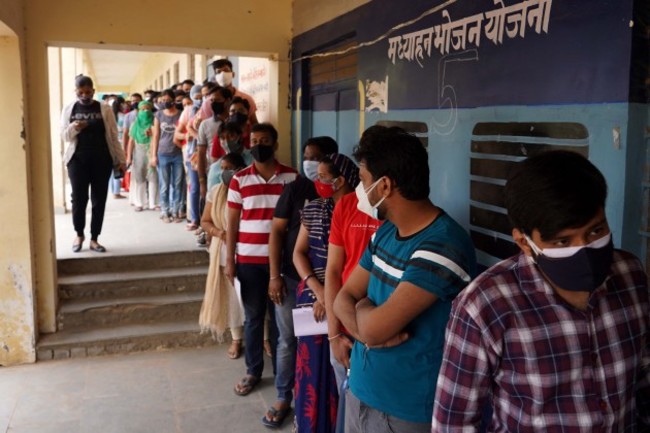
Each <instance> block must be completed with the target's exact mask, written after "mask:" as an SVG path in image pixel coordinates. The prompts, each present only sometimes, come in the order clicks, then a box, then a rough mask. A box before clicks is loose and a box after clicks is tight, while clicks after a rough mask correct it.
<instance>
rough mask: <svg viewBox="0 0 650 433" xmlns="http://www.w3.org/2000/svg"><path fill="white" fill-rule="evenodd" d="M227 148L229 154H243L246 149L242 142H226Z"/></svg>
mask: <svg viewBox="0 0 650 433" xmlns="http://www.w3.org/2000/svg"><path fill="white" fill-rule="evenodd" d="M226 147H227V148H228V152H231V153H241V151H242V150H243V149H244V145H243V144H242V142H241V140H226Z"/></svg>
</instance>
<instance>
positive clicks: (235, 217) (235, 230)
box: [225, 207, 241, 284]
mask: <svg viewBox="0 0 650 433" xmlns="http://www.w3.org/2000/svg"><path fill="white" fill-rule="evenodd" d="M240 219H241V210H240V209H234V208H231V207H229V208H228V227H227V229H226V269H225V273H226V277H227V278H228V279H229V280H230V282H231V283H232V284H234V283H235V276H236V269H235V252H236V250H237V239H238V238H239V221H240Z"/></svg>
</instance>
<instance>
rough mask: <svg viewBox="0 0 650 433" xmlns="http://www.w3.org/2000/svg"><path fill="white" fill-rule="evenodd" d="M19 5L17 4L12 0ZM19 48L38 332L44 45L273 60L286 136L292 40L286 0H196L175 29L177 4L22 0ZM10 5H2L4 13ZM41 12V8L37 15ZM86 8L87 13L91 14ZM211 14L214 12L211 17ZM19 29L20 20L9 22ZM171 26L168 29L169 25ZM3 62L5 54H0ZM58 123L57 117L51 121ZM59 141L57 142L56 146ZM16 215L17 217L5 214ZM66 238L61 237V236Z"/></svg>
mask: <svg viewBox="0 0 650 433" xmlns="http://www.w3.org/2000/svg"><path fill="white" fill-rule="evenodd" d="M12 3H17V2H16V0H0V11H1V12H0V19H3V17H2V15H1V14H4V13H5V9H4V5H5V4H12ZM18 3H20V2H18ZM23 3H24V14H25V15H24V27H25V28H26V29H27V30H26V34H25V53H26V60H27V64H28V65H29V69H28V70H27V71H26V74H25V78H26V80H27V81H28V82H29V91H28V104H27V105H28V107H29V106H32V107H37V108H35V109H34V110H31V111H29V122H30V128H29V137H30V145H31V148H32V152H31V155H32V156H31V158H30V160H29V168H28V169H29V172H30V173H38V175H36V176H33V179H32V181H33V188H32V195H31V197H30V204H31V206H32V214H31V222H32V226H33V231H32V235H33V239H34V251H33V252H32V257H33V259H34V264H35V276H36V289H37V292H38V299H39V328H40V330H41V331H43V332H53V331H55V329H56V322H55V308H56V282H55V279H56V268H55V263H56V261H55V260H56V257H55V253H54V251H55V248H54V243H55V242H56V239H55V236H54V227H53V199H52V175H51V171H52V170H51V164H52V158H51V149H50V146H51V143H50V141H51V140H50V132H51V131H50V119H49V110H47V109H45V110H43V109H42V107H43V106H48V101H47V98H48V95H49V88H48V77H47V70H48V64H47V47H48V46H49V45H55V46H71V47H78V48H108V49H127V50H128V49H140V50H141V49H143V48H145V47H146V48H147V49H151V50H152V51H156V52H165V51H171V52H182V51H184V50H188V51H195V52H222V53H224V54H235V53H236V54H239V55H249V56H250V55H265V56H267V55H271V54H274V55H275V57H276V58H277V59H278V61H277V62H276V64H277V70H278V73H277V77H278V80H277V83H278V86H279V91H278V95H277V100H276V101H272V103H273V102H274V103H275V104H277V107H278V111H277V116H276V119H277V120H276V121H275V123H276V126H277V127H278V130H279V133H280V134H281V135H282V136H283V137H289V128H290V121H289V120H290V110H289V107H288V106H287V100H288V99H289V98H288V95H289V87H288V86H289V63H288V58H287V55H288V52H289V44H290V40H291V1H290V0H275V1H268V0H245V1H239V2H228V3H226V2H222V3H223V4H221V2H214V1H208V0H196V1H194V2H193V3H192V8H193V9H194V10H197V11H201V13H197V14H196V16H194V17H193V19H192V29H191V31H186V32H183V31H175V30H174V29H176V28H177V27H178V26H177V24H178V23H179V22H180V21H179V20H181V19H182V17H181V16H180V15H179V9H178V7H177V6H178V5H177V3H175V2H169V4H165V3H164V2H163V3H158V4H156V7H152V4H151V3H150V2H137V1H133V0H113V1H110V2H105V1H100V0H88V1H86V2H84V4H83V7H80V6H79V5H80V3H79V2H78V0H57V1H56V7H52V1H51V0H24V1H23ZM12 10H13V8H12V7H11V6H10V7H9V8H8V9H7V11H8V12H9V13H10V12H11V11H12ZM43 11H47V13H43ZM89 11H92V13H90V14H89ZM125 11H128V14H127V15H128V17H147V20H148V22H150V23H152V25H150V26H148V27H147V29H146V31H134V27H133V19H129V18H127V16H126V15H125ZM217 13H218V14H220V15H219V16H217ZM12 22H13V23H14V24H15V25H16V26H18V27H19V28H22V26H21V23H20V20H19V19H14V20H13V21H12ZM171 30H173V31H171ZM3 61H4V58H3ZM57 121H58V120H57ZM284 143H286V145H285V146H284V147H283V149H281V152H280V159H283V160H288V157H289V152H290V151H289V148H288V146H289V144H288V140H287V141H285V142H284ZM56 145H57V144H55V146H56ZM11 221H15V219H11ZM22 239H23V240H24V239H28V237H27V236H26V237H24V238H22ZM60 241H61V242H67V241H68V240H67V239H63V240H60Z"/></svg>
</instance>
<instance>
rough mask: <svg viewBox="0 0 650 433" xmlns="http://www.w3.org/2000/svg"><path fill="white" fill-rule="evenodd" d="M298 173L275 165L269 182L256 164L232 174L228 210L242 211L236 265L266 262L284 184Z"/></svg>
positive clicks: (293, 178) (264, 263)
mask: <svg viewBox="0 0 650 433" xmlns="http://www.w3.org/2000/svg"><path fill="white" fill-rule="evenodd" d="M296 177H298V172H297V171H296V170H294V169H293V168H291V167H287V166H286V165H282V164H280V163H278V165H277V168H276V169H275V174H274V175H273V176H272V177H271V178H270V179H269V180H268V181H266V180H264V178H263V177H262V176H261V175H260V174H259V172H258V171H257V169H256V168H255V164H251V165H250V166H249V167H247V168H245V169H243V170H242V171H240V172H239V173H237V174H235V176H234V177H233V178H232V181H231V182H230V188H229V189H228V207H229V208H231V209H239V210H241V218H240V221H239V237H238V239H237V263H249V264H261V265H266V264H268V263H269V233H270V232H271V222H272V220H273V211H274V210H275V205H276V204H277V202H278V199H279V198H280V194H282V190H283V189H284V187H285V185H287V184H288V183H291V182H293V181H294V180H295V179H296Z"/></svg>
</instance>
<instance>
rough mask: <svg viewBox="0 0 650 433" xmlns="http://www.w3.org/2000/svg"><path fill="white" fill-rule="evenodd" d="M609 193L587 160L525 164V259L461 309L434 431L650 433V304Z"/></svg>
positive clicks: (461, 301) (520, 201) (519, 177)
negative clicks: (617, 243)
mask: <svg viewBox="0 0 650 433" xmlns="http://www.w3.org/2000/svg"><path fill="white" fill-rule="evenodd" d="M606 197H607V184H606V182H605V178H604V177H603V175H602V174H601V173H600V172H599V171H598V169H597V168H596V167H595V166H594V165H593V164H591V163H590V162H589V161H588V160H587V159H586V158H584V157H582V156H581V155H579V154H577V153H574V152H568V151H552V152H546V153H542V154H539V155H537V156H533V157H531V158H529V159H528V160H526V161H524V162H522V163H519V165H518V167H516V168H515V172H514V175H513V176H512V177H511V178H510V179H509V180H508V183H507V184H506V187H505V205H506V209H507V211H508V217H509V218H510V221H511V222H512V225H513V227H514V228H513V231H512V234H513V238H514V240H515V242H516V244H517V246H518V247H519V248H520V250H521V252H520V254H518V255H516V256H514V257H511V258H509V259H506V260H504V261H502V262H500V263H497V264H496V265H494V266H493V267H492V268H490V269H488V270H487V271H485V272H484V273H483V274H481V275H480V276H479V277H478V278H477V279H476V280H475V281H474V282H472V284H471V285H470V286H468V287H467V289H465V290H464V291H463V292H462V293H461V295H460V296H459V297H458V298H456V300H455V301H454V305H453V310H452V314H451V318H450V321H449V325H448V328H447V337H446V347H445V355H444V358H443V363H442V366H441V368H440V375H439V377H438V385H437V394H436V401H435V407H434V416H433V428H432V431H433V432H435V433H438V432H445V433H447V432H473V431H476V430H477V428H478V424H479V422H480V418H481V414H482V408H483V407H484V406H485V404H490V405H492V406H493V409H494V411H493V415H492V419H491V425H490V426H489V431H495V432H506V431H508V432H514V431H520V432H531V433H534V432H564V433H587V432H589V433H591V432H612V433H613V432H620V433H623V432H630V433H632V432H641V431H647V430H643V428H642V426H641V424H643V423H646V429H647V428H648V427H650V425H648V424H647V423H648V422H649V421H650V351H649V349H650V313H648V312H649V311H650V302H649V299H648V298H649V293H648V286H647V277H646V274H645V272H644V271H643V268H642V266H641V263H639V261H638V260H637V258H636V257H634V256H632V255H631V254H629V253H626V252H624V251H621V250H615V249H614V247H613V242H612V234H611V232H610V229H609V226H608V224H607V218H606V217H605V199H606Z"/></svg>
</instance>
